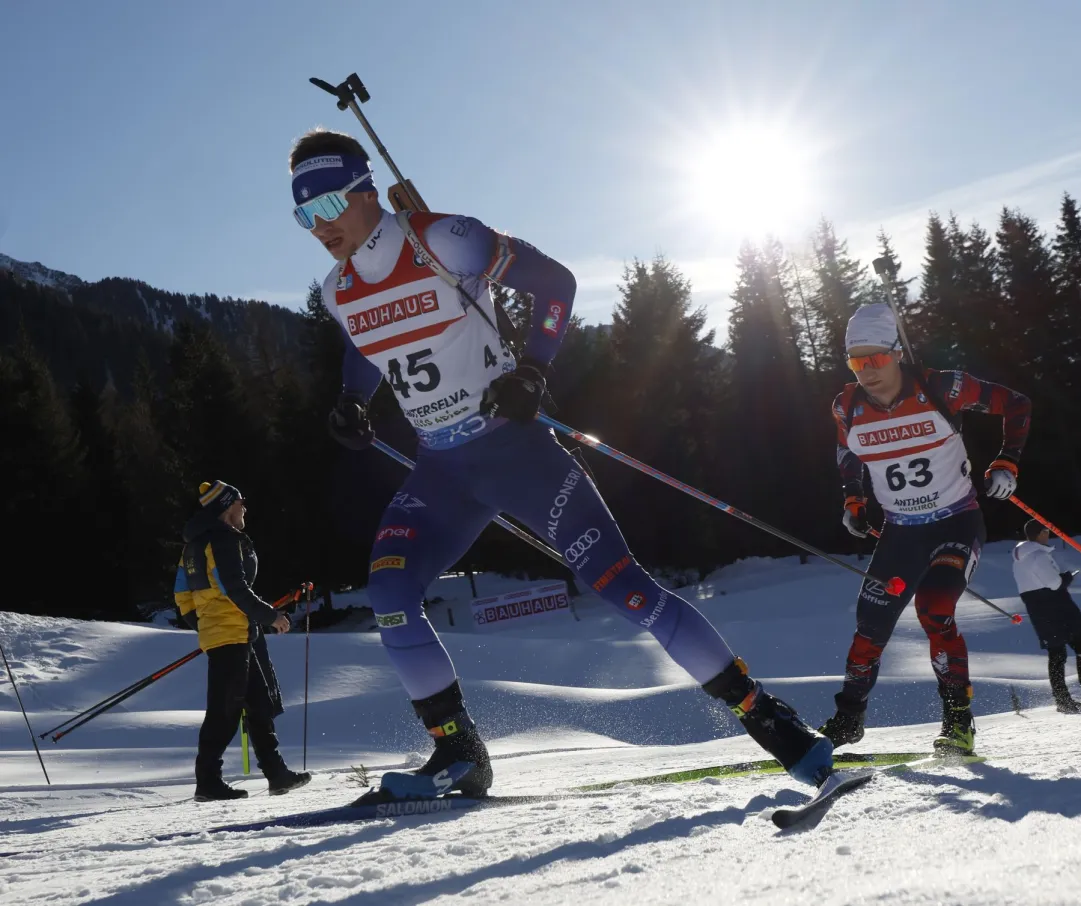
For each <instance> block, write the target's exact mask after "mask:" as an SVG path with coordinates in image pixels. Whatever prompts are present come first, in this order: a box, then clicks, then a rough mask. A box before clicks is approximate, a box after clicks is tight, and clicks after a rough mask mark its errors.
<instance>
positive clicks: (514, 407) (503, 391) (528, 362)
mask: <svg viewBox="0 0 1081 906" xmlns="http://www.w3.org/2000/svg"><path fill="white" fill-rule="evenodd" d="M547 372H548V366H547V365H543V364H541V363H540V362H537V361H534V360H533V359H522V361H521V362H519V363H518V367H517V368H515V369H514V371H512V372H511V373H510V374H501V375H500V376H499V377H497V378H496V379H495V380H494V381H492V383H491V384H489V385H488V387H487V388H486V389H485V391H484V398H483V399H482V400H481V404H480V412H481V415H484V416H485V417H487V418H509V419H510V420H511V421H513V422H521V423H523V424H525V423H527V422H531V421H533V419H535V418H536V417H537V413H538V412H539V411H540V407H541V400H543V399H544V392H545V389H546V383H545V375H546V374H547Z"/></svg>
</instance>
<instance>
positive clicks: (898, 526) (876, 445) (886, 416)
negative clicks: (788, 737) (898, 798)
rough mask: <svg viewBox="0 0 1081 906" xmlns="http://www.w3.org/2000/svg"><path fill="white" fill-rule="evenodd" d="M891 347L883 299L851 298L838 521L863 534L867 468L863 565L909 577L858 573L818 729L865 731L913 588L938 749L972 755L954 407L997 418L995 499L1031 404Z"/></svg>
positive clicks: (1011, 484) (982, 534)
mask: <svg viewBox="0 0 1081 906" xmlns="http://www.w3.org/2000/svg"><path fill="white" fill-rule="evenodd" d="M899 345H900V343H899V338H898V330H897V321H896V319H895V317H894V314H893V312H892V310H891V309H890V307H889V305H887V304H886V303H884V302H883V303H877V304H874V305H865V306H863V307H861V308H859V309H858V310H857V311H856V313H855V314H854V315H853V316H852V318H851V319H850V321H849V323H848V329H847V333H846V337H845V346H846V348H847V352H848V362H849V367H850V368H851V369H852V371H853V372H855V375H856V383H853V384H848V385H847V386H846V387H845V389H844V390H843V391H842V392H841V393H840V394H839V395H838V396H837V398H836V400H835V401H834V404H833V417H834V419H835V421H836V423H837V463H838V466H839V468H840V471H841V480H842V484H843V492H844V495H845V509H844V518H843V521H844V525H845V527H846V528H847V529H848V531H849V532H851V533H852V534H853V535H856V536H857V537H861V538H865V537H867V535H868V534H869V532H870V526H869V525H868V523H867V498H866V495H865V493H864V487H863V474H864V469H865V468H866V470H867V471H868V472H869V473H870V476H871V486H872V488H873V490H874V494H875V497H876V499H877V500H878V501H879V503H880V504H881V505H882V509H883V511H884V513H885V524H884V525H883V528H882V535H881V538H880V539H879V541H878V545H877V547H876V548H875V553H874V557H873V558H872V559H871V565H870V566H869V567H868V570H867V571H868V573H870V574H871V575H872V576H879V577H883V576H884V577H890V578H892V577H894V576H899V577H900V578H901V579H902V580H903V581H904V583H905V585H904V590H903V591H902V592H901V594H900V595H891V594H889V593H888V592H887V590H886V589H885V588H884V587H883V586H882V583H881V582H879V581H876V580H875V579H866V580H864V582H863V585H862V587H861V588H860V594H859V599H858V601H857V606H856V633H855V636H854V638H853V640H852V645H851V647H850V649H849V652H848V658H847V662H846V664H845V679H844V684H843V686H842V688H841V691H840V692H839V693H837V695H836V696H835V701H836V704H837V713H836V714H835V715H834V716H833V717H831V718H830V719H829V720H828V721H827V722H826V723H825V725H824V726H823V727H822V728H821V732H823V733H824V734H825V735H826V736H828V737H829V738H830V739H832V740H833V742H834V744H835V745H838V746H840V745H844V744H847V743H853V742H858V741H859V740H860V739H862V738H863V733H864V721H865V716H866V711H867V700H868V697H869V696H870V694H871V689H872V688H873V687H874V685H875V681H876V680H877V679H878V670H879V666H880V663H881V658H882V652H883V650H884V649H885V647H886V643H887V642H888V641H889V639H890V636H891V635H892V634H893V629H894V627H895V626H896V625H897V619H898V618H899V617H900V615H901V611H903V610H904V609H905V607H906V606H907V605H908V602H909V601H911V600H912V599H913V597H915V601H916V614H917V616H918V617H919V621H920V625H921V626H922V627H923V630H924V632H925V633H926V634H927V638H928V641H929V642H930V649H931V651H930V653H931V666H932V667H933V668H934V672H935V676H936V678H937V679H938V692H939V695H940V697H941V699H942V713H943V717H942V729H941V732H940V733H939V736H938V738H937V739H935V741H934V746H935V749H936V751H943V752H946V753H949V752H956V753H962V754H971V753H972V751H973V749H974V746H975V738H976V726H975V722H974V721H973V718H972V709H971V701H972V684H971V682H970V681H969V672H968V649H967V647H966V645H965V640H964V637H963V636H962V635H961V632H960V630H959V629H958V626H957V619H956V609H957V601H958V599H959V598H960V597H961V594H962V593H963V592H964V590H965V588H966V587H967V586H968V583H969V582H970V581H971V579H972V574H973V572H974V571H975V569H976V565H977V563H978V562H979V559H980V550H981V548H982V546H983V544H984V542H985V541H986V538H987V535H986V530H985V528H984V521H983V513H982V512H981V510H980V505H979V501H978V499H977V495H976V487H975V486H974V484H973V482H972V476H971V474H970V464H969V460H968V454H967V451H966V449H965V444H964V441H963V439H962V437H961V414H962V413H963V412H983V413H987V414H990V415H997V416H999V417H1000V418H1002V420H1003V441H1002V448H1001V451H1000V452H999V454H998V456H997V458H996V459H995V460H994V461H993V462H992V463H991V465H990V467H989V468H988V469H987V471H986V473H985V474H984V480H985V490H986V494H987V496H988V497H992V498H996V499H1000V500H1001V499H1006V498H1008V497H1010V496H1011V495H1012V494H1013V492H1014V490H1015V488H1016V487H1017V464H1018V462H1019V460H1020V457H1021V450H1022V449H1023V447H1024V445H1025V441H1026V439H1027V438H1028V432H1029V416H1030V413H1031V404H1030V402H1029V400H1028V398H1027V397H1025V396H1023V395H1021V394H1020V393H1017V392H1016V391H1013V390H1010V389H1008V388H1007V387H1003V386H1001V385H999V384H992V383H989V382H987V381H981V380H979V379H978V378H975V377H973V376H972V375H970V374H967V373H965V372H963V371H934V370H931V369H926V368H919V369H917V368H915V367H913V366H910V365H903V364H902V363H901V357H902V353H901V350H900V349H899Z"/></svg>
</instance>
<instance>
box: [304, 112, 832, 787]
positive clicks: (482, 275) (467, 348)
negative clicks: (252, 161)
mask: <svg viewBox="0 0 1081 906" xmlns="http://www.w3.org/2000/svg"><path fill="white" fill-rule="evenodd" d="M289 165H290V171H291V173H292V187H293V200H294V203H295V205H296V207H295V209H294V216H295V217H296V218H297V220H298V221H299V222H300V224H301V225H302V226H304V227H306V228H307V229H309V230H311V232H312V233H313V235H314V236H315V237H316V238H317V239H318V240H319V241H320V242H321V243H322V244H323V246H324V247H325V248H326V249H327V250H328V251H329V252H330V253H331V255H332V256H333V257H334V258H335V261H336V264H335V266H334V268H333V269H332V270H331V272H330V274H329V275H328V277H327V279H326V281H325V283H324V285H323V302H324V304H325V305H326V308H327V310H328V311H329V312H330V314H331V315H332V316H333V317H334V318H336V319H337V321H338V323H339V324H340V325H341V327H342V331H343V333H344V336H345V337H346V352H345V360H344V364H343V391H342V393H341V396H340V398H339V400H338V402H337V405H336V406H335V407H334V410H333V411H332V412H331V415H330V422H329V424H330V431H331V433H332V434H333V436H334V437H335V438H336V439H337V440H338V441H340V442H341V443H342V444H344V445H345V446H346V447H349V448H351V449H363V448H364V447H366V446H368V445H369V444H370V443H371V441H372V439H373V436H374V435H373V432H372V430H371V426H370V424H369V421H368V416H367V403H368V400H369V399H370V398H371V395H372V393H373V392H374V391H375V389H376V387H377V386H378V384H379V382H380V381H381V380H386V381H387V382H388V383H389V385H390V387H391V388H392V389H393V391H394V393H395V395H396V397H397V399H398V401H399V404H400V405H401V408H402V411H403V413H404V414H405V417H406V418H407V419H408V420H409V421H410V422H411V423H412V425H413V428H414V429H415V431H416V432H417V435H418V438H419V442H420V443H419V451H418V454H417V464H416V468H415V470H414V471H413V472H411V473H410V475H409V476H408V477H407V478H406V480H405V483H404V484H403V485H402V486H401V489H400V490H399V492H398V493H397V494H396V495H395V496H394V498H393V500H392V501H391V503H390V505H389V506H388V508H387V510H386V512H385V515H384V517H383V521H382V524H381V525H380V528H379V530H378V533H377V535H376V541H375V545H374V547H373V549H372V552H371V563H370V578H369V582H368V595H369V598H370V600H371V604H372V608H373V610H374V612H375V615H376V622H377V624H378V627H379V632H380V635H381V638H382V641H383V645H384V646H385V649H386V652H387V655H388V656H389V658H390V660H391V663H392V664H393V665H394V667H395V668H396V670H397V672H398V675H399V677H400V678H401V681H402V684H403V685H404V686H405V689H406V692H407V693H408V695H409V698H410V699H411V701H412V704H413V708H414V710H415V711H416V714H417V716H418V717H419V718H420V719H421V720H422V721H423V723H424V726H425V727H426V728H427V729H428V731H429V733H430V734H431V736H432V738H433V740H434V743H435V751H434V753H433V754H432V756H431V758H430V759H429V761H428V762H427V764H425V765H424V766H423V767H421V768H420V769H418V770H417V771H415V772H410V773H400V774H398V773H392V774H387V775H384V777H383V779H382V786H381V790H383V791H385V792H386V793H387V794H388V795H390V796H394V797H401V796H405V797H422V798H430V797H435V796H437V795H440V794H442V793H445V792H448V791H450V790H460V791H462V792H464V793H467V794H470V795H482V794H484V793H485V792H486V791H487V789H488V788H489V786H490V785H491V783H492V769H491V764H490V761H489V758H488V753H487V750H486V747H485V745H484V742H483V741H482V739H481V736H480V733H479V732H478V730H477V727H476V724H475V723H474V721H473V719H472V718H471V717H470V715H469V713H468V711H467V709H466V706H465V703H464V700H463V695H462V689H461V685H460V683H459V680H458V677H457V675H456V671H455V668H454V665H453V664H452V662H451V659H450V657H449V655H448V654H447V651H446V649H445V648H444V647H443V645H442V643H441V642H440V640H439V637H438V636H437V635H436V633H435V631H434V629H433V628H432V625H431V623H430V622H429V621H428V619H427V617H426V616H425V613H424V610H423V607H422V602H423V598H424V593H425V590H426V588H427V587H428V585H429V584H430V583H431V582H432V581H433V580H434V579H436V578H437V577H438V576H439V575H440V574H441V573H442V572H443V571H444V570H446V569H447V568H448V567H449V566H451V565H452V564H453V563H455V562H456V561H457V560H458V559H459V558H460V557H461V556H462V555H463V554H464V553H465V552H466V551H467V550H468V549H469V547H470V546H471V545H472V543H473V541H474V540H475V539H476V537H477V536H478V535H479V534H480V532H481V531H482V529H483V528H484V527H485V526H486V525H488V523H489V522H490V521H491V520H492V519H493V517H494V516H496V515H497V514H498V513H499V512H500V511H502V512H506V513H508V514H510V515H511V516H514V517H515V518H517V519H518V520H520V521H521V522H522V523H524V524H525V525H527V526H528V527H529V528H530V529H531V530H532V531H534V532H535V533H536V534H537V535H539V536H540V537H541V538H543V539H545V540H546V541H547V542H549V543H551V544H552V545H553V546H554V547H556V548H557V549H558V550H559V551H560V552H561V553H562V554H563V557H564V560H565V562H566V563H567V565H568V566H569V567H570V568H571V569H572V570H573V571H574V572H575V574H576V575H577V576H578V577H579V578H580V579H581V580H582V581H583V582H584V583H585V584H587V585H588V586H590V587H591V588H592V589H593V590H594V591H596V593H597V594H598V595H600V596H601V597H602V598H603V599H605V600H606V601H607V602H609V603H610V604H612V605H613V606H614V607H615V608H616V610H617V612H618V613H619V614H620V615H621V616H623V617H624V618H626V619H627V620H629V621H630V622H631V623H633V624H635V625H636V626H638V627H641V628H642V629H644V630H646V631H648V632H649V633H651V634H652V635H653V636H654V637H655V638H656V639H657V641H658V642H659V643H660V644H661V645H662V646H663V648H664V649H665V651H666V652H667V653H668V654H669V656H671V657H672V659H673V660H675V661H676V662H677V663H678V664H679V665H680V666H681V667H683V668H684V669H685V670H686V671H687V672H688V673H689V674H690V675H691V676H692V677H693V678H694V679H695V680H696V681H697V682H698V683H700V684H701V685H702V686H703V688H704V689H705V691H706V692H707V693H709V694H710V695H712V696H714V697H715V698H719V699H721V700H723V701H724V702H725V703H726V704H727V705H728V707H729V708H730V709H731V710H732V711H733V713H734V714H735V715H736V716H737V718H738V719H739V720H740V722H741V723H742V725H743V727H744V729H746V731H747V732H748V733H749V734H750V735H751V736H752V737H753V738H754V739H755V740H756V741H757V742H759V743H760V744H761V745H762V746H763V747H764V748H765V749H767V750H768V751H769V752H770V753H771V754H772V755H773V756H774V757H775V758H777V759H778V760H779V761H780V762H781V764H782V765H783V766H784V767H785V768H786V769H787V770H788V772H789V773H790V774H791V775H792V776H793V777H794V778H796V779H799V780H801V781H804V782H807V783H819V782H821V780H822V779H824V777H825V776H826V775H827V774H828V773H829V771H830V770H831V767H832V752H833V744H832V743H831V742H830V741H829V740H828V739H827V738H826V737H824V736H822V735H821V734H819V733H818V732H817V731H815V730H814V728H812V727H810V726H808V725H807V724H806V723H804V722H803V721H802V720H801V719H800V718H799V717H798V716H797V715H796V713H795V712H794V710H793V709H792V708H791V707H789V706H788V705H787V704H785V703H784V702H783V701H781V700H779V699H777V698H774V697H773V696H772V695H770V694H769V693H767V692H766V691H764V690H763V688H762V685H761V684H760V683H758V682H756V681H755V680H753V679H752V678H751V677H750V676H749V675H748V672H747V668H746V665H745V664H744V663H743V661H742V660H740V659H739V658H737V657H735V655H734V654H733V653H732V651H731V650H730V649H729V647H728V645H727V644H726V642H725V640H724V639H723V638H722V637H721V635H720V634H719V633H718V632H717V630H716V629H714V628H713V626H712V625H710V623H709V622H708V621H707V620H706V619H705V618H704V617H703V616H702V614H701V613H699V612H698V611H697V610H696V609H695V608H694V607H692V606H691V605H690V604H689V603H688V602H687V601H685V600H683V599H682V598H681V597H679V596H678V595H676V594H675V593H673V592H671V591H668V590H666V589H663V588H661V586H659V585H658V584H657V583H656V582H655V581H654V580H653V579H652V578H651V577H650V576H649V575H648V574H647V573H646V572H645V570H643V569H642V567H641V566H640V565H639V564H638V563H637V562H636V561H635V560H634V558H633V557H632V555H631V553H630V551H629V550H628V549H627V544H626V542H625V541H624V539H623V535H622V533H621V532H620V530H619V526H618V525H617V524H616V522H615V520H614V519H613V518H612V514H611V513H610V512H609V511H608V508H607V506H606V505H605V503H604V501H603V499H602V498H601V496H600V494H599V493H598V492H597V488H596V487H595V486H594V484H593V482H592V481H591V480H590V478H589V476H588V475H586V474H584V472H583V469H582V467H581V466H580V465H579V464H578V462H577V461H576V460H575V459H574V458H573V457H572V456H571V455H570V454H569V453H568V452H567V451H566V450H565V449H564V448H563V447H562V446H560V444H559V443H558V441H557V440H556V438H555V435H554V433H553V432H552V431H551V429H549V428H547V427H546V426H544V425H543V424H541V423H539V422H538V421H536V416H537V414H538V412H539V410H540V406H541V400H542V398H543V396H544V394H545V389H546V378H547V373H548V369H549V364H550V363H551V361H552V359H553V358H554V357H555V355H556V352H557V350H558V349H559V346H560V342H561V341H562V339H563V335H564V333H565V332H566V329H567V324H568V321H569V318H570V315H571V307H572V305H573V301H574V294H575V289H576V285H575V280H574V277H573V275H572V274H571V272H570V271H569V270H568V269H567V268H565V267H564V266H563V265H562V264H560V263H559V262H557V261H555V260H553V259H552V258H549V257H547V256H546V255H544V254H542V253H541V252H540V251H538V250H537V249H536V248H534V247H533V246H531V245H529V244H528V243H526V242H523V241H522V240H520V239H517V238H512V237H510V236H508V235H505V234H502V233H497V232H495V231H494V230H492V229H490V228H489V227H487V226H486V225H484V224H483V223H481V222H480V221H479V220H476V219H475V218H473V217H465V216H457V215H444V214H434V213H428V212H412V213H408V212H401V213H399V214H394V213H392V212H390V211H387V210H385V209H384V208H382V206H381V205H380V203H379V196H378V194H377V192H376V191H375V187H374V185H373V182H372V174H371V169H370V163H369V160H368V156H367V154H366V153H365V151H364V149H363V147H361V145H360V144H359V143H358V142H357V141H356V140H355V139H353V138H352V137H351V136H349V135H345V134H343V133H337V132H329V131H326V130H314V131H312V132H309V133H307V134H306V135H304V136H302V137H301V138H300V139H299V140H298V141H297V142H296V143H295V144H294V147H293V149H292V152H291V155H290V161H289ZM492 283H499V284H502V285H504V286H506V287H509V288H511V289H515V290H518V291H521V292H527V293H531V294H532V295H533V297H534V300H535V301H534V305H533V315H532V322H531V325H530V327H529V334H528V339H527V340H526V342H525V347H524V351H523V354H522V356H521V358H517V357H516V356H515V354H514V352H513V351H512V350H511V348H510V347H509V346H508V345H507V344H506V343H504V342H503V341H502V339H501V338H500V334H499V331H498V329H497V326H496V323H497V319H496V311H495V307H494V303H493V301H492V297H491V292H490V284H492Z"/></svg>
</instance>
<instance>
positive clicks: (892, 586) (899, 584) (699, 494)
mask: <svg viewBox="0 0 1081 906" xmlns="http://www.w3.org/2000/svg"><path fill="white" fill-rule="evenodd" d="M537 421H539V422H541V423H542V424H545V425H548V426H549V427H550V428H554V429H555V430H556V431H559V432H560V433H561V434H566V435H567V436H568V437H572V438H574V439H575V440H576V441H578V442H579V443H583V444H586V445H587V446H590V447H592V448H593V449H594V450H596V451H597V452H599V453H603V454H604V455H605V456H610V457H611V458H612V459H614V460H616V461H618V462H621V463H623V464H624V465H627V466H630V467H631V468H632V469H637V470H638V471H639V472H641V473H642V474H643V475H648V476H650V478H656V479H657V480H658V481H661V482H664V483H665V484H666V485H668V486H669V487H673V488H675V489H676V490H677V491H682V492H683V493H684V494H688V495H689V496H691V497H693V498H695V500H701V501H702V503H706V504H709V506H711V507H714V508H715V509H718V510H720V511H721V512H722V513H727V514H728V515H729V516H735V517H736V518H737V519H739V520H740V521H742V522H746V523H747V524H748V525H753V526H754V527H755V528H757V529H761V530H762V531H763V532H768V533H769V534H771V535H773V536H774V537H775V538H780V539H781V540H782V541H787V542H788V543H789V544H793V545H795V546H796V547H799V548H802V549H803V550H805V551H807V552H808V553H811V554H814V555H815V556H816V557H821V558H822V559H823V560H826V561H827V562H829V563H832V564H834V566H839V567H841V569H847V570H848V571H849V572H850V573H855V574H856V575H857V576H862V577H863V578H865V579H871V580H872V581H874V582H878V583H879V584H880V585H881V586H882V588H883V590H884V591H885V593H886V594H888V595H893V596H894V597H897V596H899V595H900V594H901V593H902V592H904V590H905V580H904V579H902V578H901V577H900V576H894V577H892V578H891V579H889V580H883V579H879V578H878V577H877V576H872V575H871V574H870V573H867V572H864V571H863V570H862V569H857V568H856V567H855V566H851V565H850V564H848V563H845V562H844V560H840V559H838V558H837V557H834V556H833V555H831V554H827V553H826V552H825V551H823V550H819V549H818V548H817V547H814V546H813V545H810V544H807V543H806V542H804V541H800V540H799V538H796V537H794V536H792V535H789V534H788V533H787V532H784V531H781V529H779V528H775V527H774V526H772V525H770V524H769V523H768V522H763V521H762V520H761V519H756V518H755V517H754V516H751V515H749V514H748V513H744V512H743V511H742V510H737V509H736V508H735V507H734V506H732V505H731V504H728V503H725V502H724V501H723V500H718V499H717V498H716V497H710V496H709V494H706V493H705V492H703V491H699V490H698V489H697V488H692V487H691V486H690V485H689V484H684V483H683V482H682V481H679V480H677V479H675V478H673V477H672V476H671V475H666V474H665V473H664V472H661V471H660V470H658V469H654V468H653V467H652V466H647V465H646V464H645V463H644V462H640V461H639V460H637V459H635V458H634V457H633V456H628V455H627V454H626V453H621V452H620V451H619V450H616V449H615V448H614V447H610V446H608V444H606V443H602V442H601V441H599V440H597V438H595V437H590V436H589V435H588V434H583V433H582V432H581V431H575V430H574V428H570V427H568V426H567V425H564V424H563V423H562V422H557V421H556V420H555V419H554V418H552V417H551V416H548V415H538V416H537Z"/></svg>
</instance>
